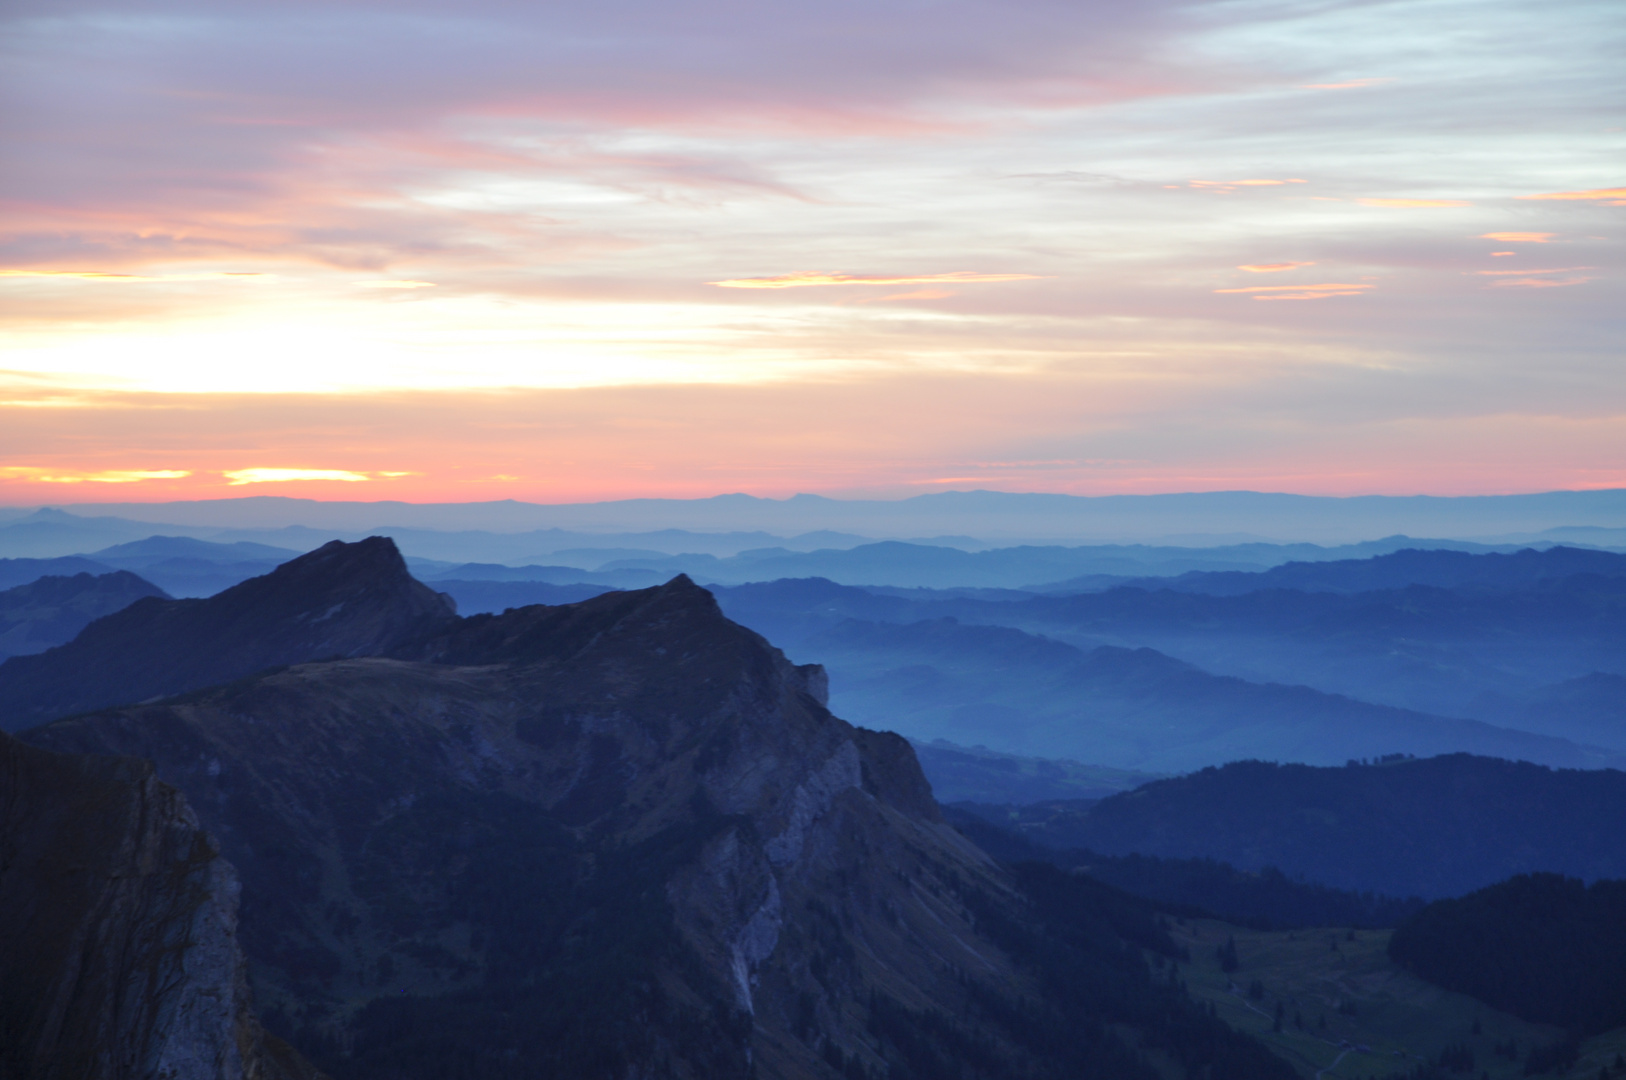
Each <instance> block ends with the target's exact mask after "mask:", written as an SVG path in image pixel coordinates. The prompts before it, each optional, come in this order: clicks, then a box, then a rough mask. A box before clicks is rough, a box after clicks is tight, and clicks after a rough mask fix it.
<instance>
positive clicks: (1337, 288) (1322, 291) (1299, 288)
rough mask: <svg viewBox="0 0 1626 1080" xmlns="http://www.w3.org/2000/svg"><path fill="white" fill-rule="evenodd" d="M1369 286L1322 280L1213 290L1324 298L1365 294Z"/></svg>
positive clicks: (1272, 297) (1276, 297)
mask: <svg viewBox="0 0 1626 1080" xmlns="http://www.w3.org/2000/svg"><path fill="white" fill-rule="evenodd" d="M1371 288H1372V286H1371V285H1370V284H1365V283H1353V284H1352V283H1348V282H1324V283H1322V284H1318V285H1250V286H1247V287H1244V288H1239V289H1215V290H1214V291H1215V292H1217V293H1244V294H1247V295H1248V296H1250V297H1251V298H1252V299H1254V300H1324V299H1326V298H1327V297H1330V296H1365V295H1366V293H1367V291H1368V290H1370V289H1371Z"/></svg>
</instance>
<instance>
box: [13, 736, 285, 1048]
mask: <svg viewBox="0 0 1626 1080" xmlns="http://www.w3.org/2000/svg"><path fill="white" fill-rule="evenodd" d="M237 898H238V885H237V879H236V876H235V875H234V874H233V872H232V869H231V867H230V866H228V865H227V864H226V863H225V861H224V860H223V859H221V858H220V854H219V852H218V850H217V849H216V847H215V845H214V842H213V841H212V840H211V839H210V838H209V837H208V835H207V834H206V833H205V832H204V831H203V830H202V829H201V828H199V826H198V822H197V819H196V817H195V816H194V815H193V814H192V812H191V810H190V809H188V807H187V805H186V801H185V799H184V798H182V796H181V795H180V793H179V792H177V791H175V790H174V789H173V788H171V787H169V786H168V785H166V784H163V783H161V782H159V780H158V779H157V778H156V776H155V775H154V773H153V769H152V766H151V765H149V764H148V763H146V762H142V761H133V760H129V759H117V758H84V757H77V756H72V755H64V754H56V753H51V752H49V751H45V750H39V749H35V748H33V747H27V746H23V745H22V744H20V743H18V742H16V741H15V740H14V739H11V738H9V737H7V736H4V735H0V1076H5V1077H7V1078H11V1077H16V1078H19V1080H21V1078H25V1077H27V1078H39V1080H56V1078H61V1080H104V1078H105V1080H123V1078H131V1080H136V1078H143V1080H144V1078H148V1077H151V1078H162V1080H305V1078H309V1077H312V1076H314V1072H313V1070H311V1069H310V1068H309V1066H307V1065H305V1064H304V1062H303V1061H301V1060H300V1059H299V1058H298V1056H297V1055H296V1054H294V1053H293V1052H292V1051H291V1050H289V1049H288V1048H287V1047H286V1046H285V1045H283V1044H281V1043H280V1042H279V1041H278V1040H275V1039H270V1038H268V1037H267V1036H265V1034H264V1033H263V1032H262V1031H261V1029H260V1026H259V1023H258V1021H257V1020H256V1019H255V1018H254V1015H253V1012H252V1011H251V1008H250V1001H249V993H248V987H247V982H246V979H245V968H244V960H243V954H242V952H241V950H240V949H239V948H238V945H237V940H236V937H235V931H236V926H237Z"/></svg>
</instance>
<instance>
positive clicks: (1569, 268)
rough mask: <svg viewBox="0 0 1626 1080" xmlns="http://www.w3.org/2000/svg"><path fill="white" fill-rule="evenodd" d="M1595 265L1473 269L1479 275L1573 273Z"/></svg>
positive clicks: (1592, 267)
mask: <svg viewBox="0 0 1626 1080" xmlns="http://www.w3.org/2000/svg"><path fill="white" fill-rule="evenodd" d="M1596 269H1597V267H1596V266H1559V267H1554V268H1552V269H1548V270H1475V271H1473V273H1475V274H1477V275H1479V276H1481V277H1502V276H1503V275H1507V274H1573V273H1575V272H1576V271H1577V270H1596Z"/></svg>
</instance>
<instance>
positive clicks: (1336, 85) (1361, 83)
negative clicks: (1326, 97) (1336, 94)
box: [1300, 76, 1394, 90]
mask: <svg viewBox="0 0 1626 1080" xmlns="http://www.w3.org/2000/svg"><path fill="white" fill-rule="evenodd" d="M1386 82H1394V79H1392V78H1390V77H1387V76H1385V77H1383V78H1375V79H1350V80H1348V81H1347V82H1330V83H1305V84H1303V85H1302V86H1301V87H1300V89H1301V90H1359V89H1362V88H1363V87H1367V86H1377V85H1378V84H1379V83H1386Z"/></svg>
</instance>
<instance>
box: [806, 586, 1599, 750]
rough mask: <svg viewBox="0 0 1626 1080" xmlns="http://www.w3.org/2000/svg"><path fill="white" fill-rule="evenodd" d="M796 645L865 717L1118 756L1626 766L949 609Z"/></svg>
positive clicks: (1538, 739) (923, 729)
mask: <svg viewBox="0 0 1626 1080" xmlns="http://www.w3.org/2000/svg"><path fill="white" fill-rule="evenodd" d="M1171 595H1173V594H1171ZM795 651H796V653H797V655H798V656H800V657H801V658H804V659H810V660H817V661H818V662H819V663H822V664H826V665H828V667H829V669H830V673H831V693H832V698H833V700H834V701H835V702H836V703H837V707H838V708H839V709H841V711H842V712H843V713H844V714H845V715H847V716H851V717H853V718H854V720H855V721H857V722H859V723H870V724H885V725H886V726H888V727H890V728H892V729H894V730H896V731H899V732H901V733H902V734H904V735H906V736H908V737H910V738H912V739H917V740H923V741H930V740H932V739H937V738H942V739H947V740H949V741H951V742H956V743H960V744H963V745H976V744H979V743H980V744H983V745H986V746H989V747H991V748H993V749H994V750H997V751H1000V752H1003V753H1009V754H1021V755H1028V756H1036V757H1046V758H1070V759H1073V760H1076V761H1087V762H1090V763H1092V764H1096V765H1105V766H1110V767H1112V768H1117V769H1132V770H1138V771H1141V772H1162V773H1171V772H1183V771H1187V770H1190V769H1197V768H1202V767H1203V766H1205V765H1214V764H1219V763H1221V762H1226V761H1234V760H1237V759H1238V758H1248V757H1259V758H1267V759H1273V760H1285V761H1300V762H1307V763H1310V764H1316V765H1332V764H1341V763H1343V762H1345V761H1347V760H1349V759H1350V758H1360V757H1375V756H1379V755H1382V754H1388V753H1396V752H1404V753H1410V754H1418V755H1434V754H1443V753H1450V752H1453V751H1458V750H1466V751H1470V752H1473V753H1479V754H1486V755H1491V756H1496V757H1507V758H1519V759H1525V760H1530V761H1538V762H1542V763H1546V764H1553V765H1564V766H1571V767H1576V766H1579V767H1598V766H1603V765H1608V764H1613V763H1626V762H1623V760H1622V757H1621V755H1620V754H1618V753H1612V752H1610V751H1605V750H1601V749H1598V748H1588V747H1582V746H1578V745H1577V744H1575V743H1571V742H1568V741H1566V740H1562V739H1557V738H1553V737H1551V736H1543V735H1535V734H1530V733H1527V732H1522V731H1514V730H1511V729H1508V728H1498V727H1494V726H1492V725H1490V724H1485V723H1482V722H1479V721H1474V720H1462V719H1456V718H1451V717H1444V716H1431V715H1428V714H1424V713H1419V712H1415V711H1410V710H1404V709H1397V708H1394V707H1392V706H1387V705H1373V704H1369V703H1367V702H1363V701H1357V700H1354V699H1352V698H1347V697H1343V696H1339V695H1334V694H1326V693H1322V692H1320V691H1318V690H1314V689H1311V688H1310V687H1306V686H1290V685H1282V684H1272V683H1255V682H1249V681H1246V680H1243V679H1238V678H1235V677H1232V676H1220V675H1212V674H1209V673H1208V672H1205V671H1203V670H1201V669H1199V668H1197V667H1195V666H1193V665H1191V664H1188V663H1185V662H1183V661H1180V660H1176V659H1174V658H1173V657H1170V656H1166V655H1164V654H1163V653H1160V652H1157V651H1155V650H1153V649H1145V648H1142V649H1124V648H1118V647H1116V646H1101V647H1098V648H1095V649H1090V650H1082V649H1078V648H1075V647H1074V646H1072V645H1069V644H1067V643H1065V642H1061V641H1056V640H1053V639H1050V638H1045V637H1041V636H1037V635H1034V634H1028V633H1024V632H1023V631H1020V630H1016V629H1013V628H1010V627H1002V626H968V625H965V624H963V623H960V622H958V621H957V620H955V619H953V618H952V617H950V618H944V619H936V620H932V621H929V622H918V623H908V624H904V625H898V624H890V623H872V622H861V621H859V620H856V619H853V620H847V621H845V622H841V623H837V624H836V625H835V626H833V627H831V628H830V629H829V630H826V631H824V632H822V633H819V634H816V635H814V636H811V637H808V638H805V639H803V640H802V641H801V642H800V643H799V644H798V645H797V646H796V647H795Z"/></svg>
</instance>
